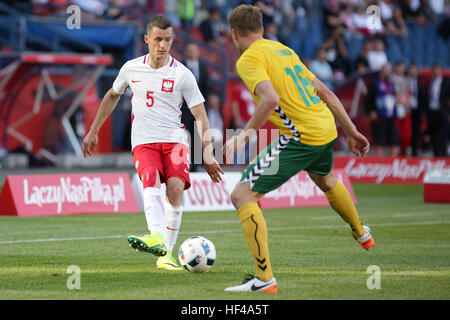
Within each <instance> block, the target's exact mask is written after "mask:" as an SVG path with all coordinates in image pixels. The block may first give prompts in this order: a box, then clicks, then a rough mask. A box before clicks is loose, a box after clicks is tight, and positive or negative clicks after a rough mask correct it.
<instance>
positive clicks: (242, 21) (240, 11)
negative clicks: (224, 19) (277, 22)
mask: <svg viewBox="0 0 450 320" xmlns="http://www.w3.org/2000/svg"><path fill="white" fill-rule="evenodd" d="M262 18H263V16H262V13H261V9H259V8H258V7H256V6H252V5H246V4H241V5H240V6H237V7H236V8H234V10H233V11H232V12H231V14H230V17H229V18H228V23H229V24H230V27H231V28H232V29H235V30H236V32H237V33H238V34H239V35H241V36H246V35H247V34H248V33H249V32H259V31H261V29H262V28H263V23H262Z"/></svg>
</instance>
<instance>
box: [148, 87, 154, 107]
mask: <svg viewBox="0 0 450 320" xmlns="http://www.w3.org/2000/svg"><path fill="white" fill-rule="evenodd" d="M152 94H153V91H149V90H148V91H147V100H149V101H147V102H146V104H147V107H149V108H151V107H153V105H154V104H155V99H154V98H153V96H152Z"/></svg>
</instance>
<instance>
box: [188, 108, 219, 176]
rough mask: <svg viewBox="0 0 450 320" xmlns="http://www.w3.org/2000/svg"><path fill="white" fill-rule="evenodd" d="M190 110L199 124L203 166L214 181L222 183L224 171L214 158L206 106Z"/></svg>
mask: <svg viewBox="0 0 450 320" xmlns="http://www.w3.org/2000/svg"><path fill="white" fill-rule="evenodd" d="M190 110H191V112H192V115H193V116H194V118H195V121H196V122H197V129H198V134H199V135H200V138H201V140H202V147H203V166H204V167H205V170H206V172H208V174H209V176H210V177H211V180H212V181H214V182H220V181H221V180H222V177H221V176H220V173H222V174H223V171H222V168H220V165H219V163H218V162H217V160H216V159H215V158H214V154H213V146H212V139H211V131H210V125H209V120H208V116H207V114H206V110H205V106H204V104H203V103H200V104H198V105H196V106H193V107H191V108H190Z"/></svg>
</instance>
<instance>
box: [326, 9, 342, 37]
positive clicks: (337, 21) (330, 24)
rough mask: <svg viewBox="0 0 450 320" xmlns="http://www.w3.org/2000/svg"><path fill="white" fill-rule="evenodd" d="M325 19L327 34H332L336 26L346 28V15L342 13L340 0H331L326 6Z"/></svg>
mask: <svg viewBox="0 0 450 320" xmlns="http://www.w3.org/2000/svg"><path fill="white" fill-rule="evenodd" d="M323 20H324V23H325V36H329V35H331V34H332V33H333V30H335V29H336V28H339V27H344V28H345V17H343V16H342V15H341V13H340V1H329V2H328V5H325V6H324V10H323Z"/></svg>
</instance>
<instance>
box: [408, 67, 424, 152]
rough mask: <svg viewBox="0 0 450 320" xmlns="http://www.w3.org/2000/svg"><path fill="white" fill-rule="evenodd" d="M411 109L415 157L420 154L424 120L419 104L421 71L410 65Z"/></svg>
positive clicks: (412, 146)
mask: <svg viewBox="0 0 450 320" xmlns="http://www.w3.org/2000/svg"><path fill="white" fill-rule="evenodd" d="M406 74H407V81H408V94H409V107H410V110H411V131H412V132H411V134H412V136H411V152H412V155H413V156H417V155H418V154H419V147H420V124H421V118H422V110H421V109H422V108H421V105H420V104H419V93H420V91H421V90H420V88H419V81H418V77H419V70H418V69H417V67H416V65H414V64H411V65H409V67H408V69H407V71H406Z"/></svg>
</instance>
